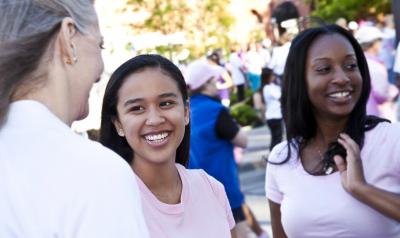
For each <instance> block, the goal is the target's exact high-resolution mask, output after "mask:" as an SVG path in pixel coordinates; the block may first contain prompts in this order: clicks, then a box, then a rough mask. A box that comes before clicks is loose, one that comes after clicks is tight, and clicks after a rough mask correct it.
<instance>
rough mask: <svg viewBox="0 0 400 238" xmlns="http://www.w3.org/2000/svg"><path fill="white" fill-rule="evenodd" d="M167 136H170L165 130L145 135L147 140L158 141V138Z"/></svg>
mask: <svg viewBox="0 0 400 238" xmlns="http://www.w3.org/2000/svg"><path fill="white" fill-rule="evenodd" d="M167 136H168V133H167V132H164V133H161V134H157V135H147V136H145V138H146V140H149V141H157V140H162V139H164V138H165V137H167Z"/></svg>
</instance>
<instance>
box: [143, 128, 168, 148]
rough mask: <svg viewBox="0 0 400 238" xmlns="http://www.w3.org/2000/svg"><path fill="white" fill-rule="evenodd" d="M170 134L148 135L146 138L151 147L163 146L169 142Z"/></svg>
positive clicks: (156, 133)
mask: <svg viewBox="0 0 400 238" xmlns="http://www.w3.org/2000/svg"><path fill="white" fill-rule="evenodd" d="M169 135H170V133H169V132H166V131H164V132H155V133H148V134H146V135H145V136H143V137H144V139H145V140H146V142H147V143H148V144H150V145H163V144H165V143H166V142H167V140H168V137H169Z"/></svg>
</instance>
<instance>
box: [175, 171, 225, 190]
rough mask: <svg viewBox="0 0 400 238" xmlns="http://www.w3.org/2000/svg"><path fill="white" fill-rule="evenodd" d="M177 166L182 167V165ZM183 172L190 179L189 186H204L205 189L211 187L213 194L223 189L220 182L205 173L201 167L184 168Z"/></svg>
mask: <svg viewBox="0 0 400 238" xmlns="http://www.w3.org/2000/svg"><path fill="white" fill-rule="evenodd" d="M177 166H179V167H182V168H183V169H184V167H183V166H182V165H177ZM182 168H181V169H180V170H182ZM184 173H185V175H186V177H187V179H188V180H189V181H190V186H191V187H197V188H199V189H200V188H206V190H208V188H211V190H212V192H213V193H214V194H219V193H221V191H222V190H224V186H223V185H222V183H221V182H219V181H218V180H216V179H215V178H214V177H212V176H211V175H209V174H207V173H206V172H205V171H204V170H203V169H184Z"/></svg>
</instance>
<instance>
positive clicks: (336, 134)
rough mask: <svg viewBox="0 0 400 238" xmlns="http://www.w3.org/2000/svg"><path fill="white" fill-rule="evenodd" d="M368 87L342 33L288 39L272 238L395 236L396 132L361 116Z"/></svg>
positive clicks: (399, 134)
mask: <svg viewBox="0 0 400 238" xmlns="http://www.w3.org/2000/svg"><path fill="white" fill-rule="evenodd" d="M370 88H371V80H370V76H369V73H368V66H367V62H366V59H365V56H364V54H363V51H362V49H361V47H360V45H359V44H358V43H357V41H356V40H355V39H354V37H353V36H352V34H351V33H349V32H348V31H347V30H345V29H343V28H341V27H339V26H336V25H327V26H322V27H317V28H310V29H307V30H305V31H303V32H301V33H300V34H299V35H298V36H297V37H296V38H295V39H294V40H293V42H292V45H291V48H290V51H289V56H288V59H287V62H286V67H285V73H284V77H283V87H282V109H283V117H284V121H285V125H286V138H287V141H286V142H283V143H281V144H279V145H277V146H276V147H275V148H274V149H273V151H272V152H271V154H270V156H269V164H268V168H267V175H266V194H267V197H268V199H269V205H270V210H271V223H272V230H273V234H274V237H278V238H281V237H296V238H302V237H307V238H312V237H318V238H324V237H336V238H338V237H354V238H356V237H364V238H372V237H386V238H396V237H397V238H398V237H399V236H400V125H399V124H390V123H388V122H387V121H386V120H384V119H381V118H378V117H374V116H367V115H366V104H367V100H368V96H369V93H370Z"/></svg>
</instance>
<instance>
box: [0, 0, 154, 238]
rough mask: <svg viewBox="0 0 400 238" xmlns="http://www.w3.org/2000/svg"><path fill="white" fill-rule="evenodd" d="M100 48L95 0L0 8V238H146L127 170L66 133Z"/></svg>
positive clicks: (28, 1)
mask: <svg viewBox="0 0 400 238" xmlns="http://www.w3.org/2000/svg"><path fill="white" fill-rule="evenodd" d="M101 44H102V37H101V34H100V29H99V26H98V19H97V15H96V12H95V9H94V7H93V1H92V0H74V1H70V0H18V1H15V0H1V1H0V194H1V196H0V213H1V215H0V237H75V238H84V237H85V238H86V237H97V238H106V237H120V238H127V237H129V238H131V237H148V231H147V229H146V225H145V222H144V218H143V214H142V212H141V210H140V209H141V203H140V196H139V189H138V186H137V183H135V180H134V177H133V175H132V173H131V170H130V168H129V166H127V165H126V163H125V162H124V161H123V160H122V158H120V156H118V155H117V154H115V153H112V152H111V151H110V150H108V149H106V148H104V147H103V146H101V145H99V144H98V143H94V142H93V141H90V140H88V139H85V138H83V137H81V136H79V135H77V134H76V133H74V132H73V131H72V130H71V129H70V128H69V126H70V125H71V123H72V122H73V121H75V120H79V119H82V118H85V117H86V116H87V114H88V110H89V108H88V97H89V91H90V89H91V87H92V85H93V83H95V82H96V81H98V79H99V78H100V75H101V73H102V71H103V59H102V57H101ZM89 170H90V173H89V174H88V171H89ZM110 214H113V216H110ZM114 217H118V219H115V218H114ZM121 221H123V222H121Z"/></svg>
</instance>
